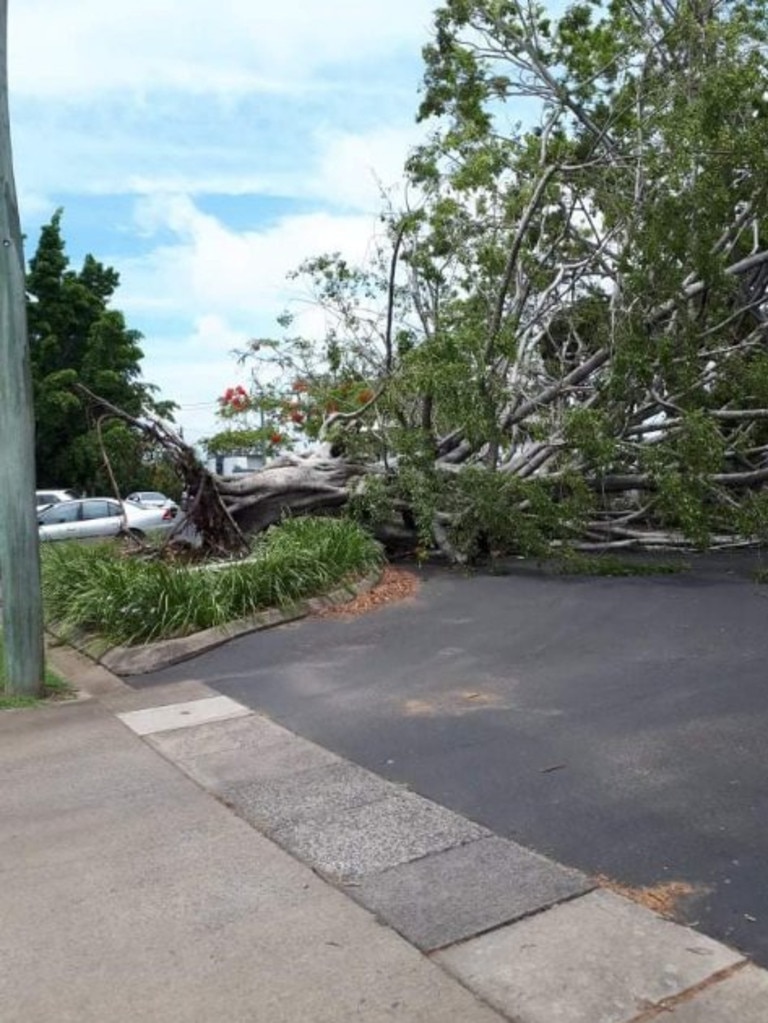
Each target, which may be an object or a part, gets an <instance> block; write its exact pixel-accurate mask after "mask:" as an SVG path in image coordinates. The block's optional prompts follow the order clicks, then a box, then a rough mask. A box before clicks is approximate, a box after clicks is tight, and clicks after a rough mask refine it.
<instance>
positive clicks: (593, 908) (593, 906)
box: [434, 891, 742, 1023]
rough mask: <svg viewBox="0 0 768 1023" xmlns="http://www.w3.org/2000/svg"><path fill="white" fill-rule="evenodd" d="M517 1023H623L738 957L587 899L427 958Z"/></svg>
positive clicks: (616, 903)
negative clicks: (433, 960) (433, 959)
mask: <svg viewBox="0 0 768 1023" xmlns="http://www.w3.org/2000/svg"><path fill="white" fill-rule="evenodd" d="M434 958H435V960H436V961H437V962H439V963H441V964H442V965H443V966H444V967H445V968H446V969H448V970H449V971H450V972H452V973H453V974H455V976H457V977H458V978H459V979H460V980H461V981H462V982H463V983H464V984H466V985H467V987H468V988H470V990H472V991H475V992H476V993H477V994H479V995H480V997H481V998H483V999H485V1000H486V1001H487V1002H489V1004H491V1005H493V1006H494V1007H495V1008H497V1009H499V1011H501V1012H503V1013H506V1014H507V1015H508V1016H510V1017H511V1018H512V1019H514V1020H515V1021H516V1023H630V1021H632V1020H635V1019H636V1018H637V1017H638V1016H639V1015H640V1014H641V1013H642V1012H643V1011H646V1010H649V1009H651V1008H652V1007H653V1006H655V1005H657V1004H658V1003H660V1002H662V1001H664V1000H665V999H668V998H671V997H673V996H675V995H679V994H681V993H682V992H684V991H686V990H687V989H689V988H692V987H694V986H695V985H697V984H700V983H701V982H702V981H705V980H706V979H707V978H708V977H711V976H712V975H713V974H715V973H717V972H718V971H720V970H724V969H727V968H728V967H730V966H734V965H735V964H736V963H739V962H741V961H742V956H740V955H739V953H738V952H734V951H732V950H731V949H729V948H726V947H725V946H724V945H720V944H718V942H716V941H713V940H712V939H711V938H707V937H705V936H704V935H702V934H698V933H696V932H695V931H692V930H690V928H687V927H681V926H680V925H679V924H674V923H671V922H670V921H668V920H664V919H663V918H662V917H659V916H657V915H656V914H655V913H652V912H650V910H647V909H645V908H643V907H642V906H638V905H636V904H635V903H633V902H630V901H629V900H627V899H624V898H621V897H620V896H618V895H614V894H613V893H612V892H607V891H596V892H591V893H590V894H588V895H583V896H581V898H578V899H575V900H574V901H573V902H568V903H566V904H564V905H561V906H556V907H555V908H554V909H549V910H547V911H546V912H544V913H540V914H538V915H537V916H533V917H529V918H528V919H527V920H521V921H519V922H518V923H515V924H511V925H510V926H507V927H503V928H501V929H500V930H497V931H492V932H491V933H489V934H486V935H483V936H481V937H479V938H473V939H471V940H470V941H467V942H465V943H464V944H462V945H456V946H454V947H453V948H450V949H447V950H445V951H443V952H438V953H436V954H435V957H434Z"/></svg>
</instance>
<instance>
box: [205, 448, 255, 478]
mask: <svg viewBox="0 0 768 1023" xmlns="http://www.w3.org/2000/svg"><path fill="white" fill-rule="evenodd" d="M263 465H264V456H263V455H260V454H256V453H252V454H249V455H223V456H221V457H219V458H209V459H208V460H207V462H206V463H205V467H206V469H208V470H209V471H210V472H215V473H217V474H218V475H219V476H234V475H236V474H237V473H239V472H254V471H255V470H256V469H261V467H262V466H263Z"/></svg>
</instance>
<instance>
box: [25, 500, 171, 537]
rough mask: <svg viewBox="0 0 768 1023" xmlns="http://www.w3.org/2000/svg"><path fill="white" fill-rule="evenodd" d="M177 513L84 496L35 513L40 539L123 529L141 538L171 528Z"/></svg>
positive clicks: (109, 532)
mask: <svg viewBox="0 0 768 1023" xmlns="http://www.w3.org/2000/svg"><path fill="white" fill-rule="evenodd" d="M177 512H178V509H176V508H175V507H173V508H170V507H169V508H140V507H139V505H137V504H133V503H132V502H130V501H122V502H120V501H115V500H114V499H112V498H109V497H86V498H83V499H82V500H79V501H59V502H58V503H57V504H52V505H49V506H48V507H47V508H44V509H43V510H42V511H40V512H39V513H38V516H37V524H38V527H39V533H40V539H41V540H87V539H90V538H92V537H99V536H117V535H118V534H119V533H125V532H127V533H131V534H132V535H133V536H135V537H137V538H140V537H143V536H145V535H146V534H147V533H150V532H156V531H164V530H168V529H171V528H172V527H173V525H174V520H175V518H176V515H177Z"/></svg>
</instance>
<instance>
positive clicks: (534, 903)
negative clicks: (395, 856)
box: [351, 837, 593, 951]
mask: <svg viewBox="0 0 768 1023" xmlns="http://www.w3.org/2000/svg"><path fill="white" fill-rule="evenodd" d="M591 887H593V885H592V884H591V882H590V881H589V879H588V878H587V877H586V876H585V875H584V874H582V873H580V872H579V871H577V870H569V869H567V868H566V867H561V866H559V865H558V864H557V863H553V862H552V861H551V860H547V859H545V858H544V857H543V856H538V855H536V853H532V852H530V851H529V850H528V849H524V848H523V847H522V846H519V845H516V844H515V843H514V842H507V841H505V840H504V839H503V838H496V837H494V838H485V839H482V840H480V841H477V842H471V843H469V844H468V845H462V846H459V847H458V848H454V849H449V850H447V851H445V852H440V853H435V854H433V855H431V856H426V857H424V859H421V860H417V861H415V862H413V863H405V864H403V865H402V866H398V867H392V868H391V869H390V870H386V871H384V872H383V873H381V874H375V875H373V876H371V877H367V878H365V880H364V881H363V882H362V885H361V887H360V888H359V889H353V890H351V894H353V895H354V897H355V898H356V899H357V900H358V901H359V902H362V903H363V905H365V906H367V907H368V909H371V910H373V911H374V912H375V913H376V914H377V916H379V917H380V918H381V919H382V920H384V921H385V922H386V923H388V924H390V925H391V926H392V927H394V928H395V929H396V930H398V931H399V932H400V933H401V934H402V935H403V936H404V937H406V938H407V939H408V940H409V941H411V942H413V944H415V945H418V947H419V948H421V949H424V950H425V951H429V950H431V949H436V948H441V947H443V946H445V945H450V944H452V943H453V942H456V941H461V940H462V939H464V938H469V937H472V936H473V935H475V934H479V933H481V932H482V931H487V930H490V928H492V927H498V926H499V925H500V924H503V923H507V922H509V921H512V920H516V919H519V918H520V917H523V916H527V915H529V914H530V913H534V912H536V911H538V910H541V909H545V908H546V907H548V906H551V905H552V904H553V903H556V902H560V901H561V900H562V899H567V898H570V897H572V896H574V895H578V894H581V893H583V892H586V891H588V890H589V889H590V888H591Z"/></svg>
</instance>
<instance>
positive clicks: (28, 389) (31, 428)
mask: <svg viewBox="0 0 768 1023" xmlns="http://www.w3.org/2000/svg"><path fill="white" fill-rule="evenodd" d="M0 574H2V590H3V643H4V646H5V667H6V690H7V691H8V692H11V693H16V694H29V695H33V696H34V695H38V694H39V693H40V691H41V689H42V685H43V672H44V655H43V607H42V597H41V593H40V548H39V540H38V533H37V515H36V509H35V425H34V418H33V414H32V378H31V374H30V368H29V340H28V336H27V307H26V291H25V280H24V255H23V251H22V244H21V227H20V224H19V210H18V206H17V203H16V186H15V184H14V180H13V158H12V155H11V126H10V117H9V112H8V0H0Z"/></svg>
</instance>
